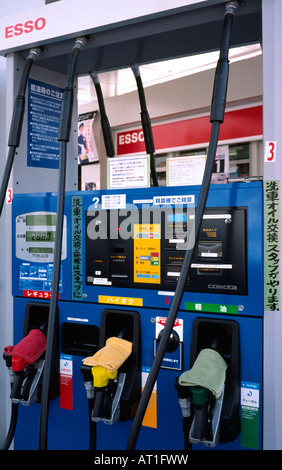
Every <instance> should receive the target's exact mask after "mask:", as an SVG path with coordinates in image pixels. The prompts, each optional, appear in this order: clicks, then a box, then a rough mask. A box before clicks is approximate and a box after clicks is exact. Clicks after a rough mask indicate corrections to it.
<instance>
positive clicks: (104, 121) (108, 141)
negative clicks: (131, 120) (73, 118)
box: [90, 72, 115, 158]
mask: <svg viewBox="0 0 282 470" xmlns="http://www.w3.org/2000/svg"><path fill="white" fill-rule="evenodd" d="M90 77H91V78H92V81H93V84H94V87H95V90H96V94H97V99H98V104H99V109H100V115H101V127H102V133H103V138H104V143H105V147H106V154H107V157H109V158H112V157H114V156H115V147H114V143H113V138H112V133H111V127H110V123H109V119H108V116H107V113H106V108H105V103H104V98H103V93H102V88H101V85H100V81H99V77H98V76H97V74H96V73H95V72H91V73H90Z"/></svg>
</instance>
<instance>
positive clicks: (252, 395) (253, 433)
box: [241, 382, 259, 449]
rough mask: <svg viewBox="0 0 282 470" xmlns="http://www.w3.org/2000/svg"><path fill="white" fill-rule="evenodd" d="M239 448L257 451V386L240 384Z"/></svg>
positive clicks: (254, 384)
mask: <svg viewBox="0 0 282 470" xmlns="http://www.w3.org/2000/svg"><path fill="white" fill-rule="evenodd" d="M241 446H242V447H247V448H249V449H259V384H257V383H252V382H242V383H241Z"/></svg>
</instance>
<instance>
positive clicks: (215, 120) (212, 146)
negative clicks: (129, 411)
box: [126, 1, 238, 450]
mask: <svg viewBox="0 0 282 470" xmlns="http://www.w3.org/2000/svg"><path fill="white" fill-rule="evenodd" d="M237 7H238V1H231V2H228V3H227V4H226V9H225V17H224V24H223V31H222V38H221V45H220V56H219V60H218V65H217V69H216V72H215V80H214V89H213V97H212V104H211V113H210V122H211V124H212V127H211V134H210V143H209V148H208V155H207V160H206V166H205V172H204V176H203V181H202V186H201V190H200V194H199V200H198V204H197V208H196V213H195V221H194V237H195V238H194V244H193V247H191V248H190V246H191V243H189V245H188V249H187V251H186V254H185V257H184V261H183V266H182V269H181V273H180V276H179V280H178V283H177V287H176V290H175V295H174V298H173V301H172V304H171V308H170V311H169V314H168V316H167V321H166V324H165V328H164V330H163V335H162V337H161V340H160V343H159V346H158V349H157V353H156V355H155V358H154V360H153V363H152V367H151V370H150V373H149V375H148V378H147V381H146V384H145V387H144V390H143V393H142V396H141V398H140V402H139V405H138V408H137V411H136V414H135V417H134V419H133V423H132V426H131V430H130V433H129V437H128V441H127V447H126V449H127V450H134V449H135V446H136V442H137V439H138V434H139V431H140V428H141V425H142V421H143V417H144V414H145V412H146V408H147V405H148V402H149V399H150V397H151V393H152V390H153V387H154V384H155V382H156V379H157V376H158V373H159V369H160V367H161V363H162V360H163V357H164V354H165V351H166V346H167V343H168V340H169V338H170V335H171V332H172V329H173V325H174V322H175V319H176V317H177V313H178V309H179V306H180V302H181V299H182V295H183V292H184V289H185V286H186V281H187V278H188V274H189V270H190V266H191V262H192V257H193V253H194V249H195V246H196V240H197V238H198V235H199V231H200V227H201V223H202V218H203V214H204V210H205V206H206V201H207V197H208V192H209V186H210V181H211V176H212V169H213V165H214V160H215V156H216V148H217V143H218V135H219V130H220V125H221V123H222V122H223V120H224V112H225V105H226V92H227V82H228V73H229V61H228V51H229V41H230V34H231V27H232V23H233V18H234V15H235V12H236V9H237ZM192 233H193V231H192Z"/></svg>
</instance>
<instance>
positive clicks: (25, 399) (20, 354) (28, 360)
mask: <svg viewBox="0 0 282 470" xmlns="http://www.w3.org/2000/svg"><path fill="white" fill-rule="evenodd" d="M45 349H46V335H45V333H44V332H43V331H42V330H40V329H32V330H31V331H30V332H29V333H28V334H27V335H26V336H25V337H24V338H23V339H22V340H21V341H20V342H19V343H18V344H16V345H14V346H6V347H5V348H4V353H3V358H4V360H5V362H6V366H7V368H8V371H9V375H10V382H11V395H10V398H11V399H12V401H13V402H14V403H19V402H21V403H22V404H24V405H27V406H28V405H30V404H32V403H35V402H37V401H39V387H38V385H39V381H40V378H41V375H42V372H43V368H44V362H45V360H44V353H45Z"/></svg>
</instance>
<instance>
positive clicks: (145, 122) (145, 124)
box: [131, 64, 158, 186]
mask: <svg viewBox="0 0 282 470" xmlns="http://www.w3.org/2000/svg"><path fill="white" fill-rule="evenodd" d="M131 69H132V72H133V74H134V77H135V80H136V85H137V90H138V96H139V102H140V107H141V113H140V115H141V122H142V128H143V134H144V142H145V148H146V152H147V154H148V155H150V169H151V178H152V182H153V185H154V186H158V177H157V173H156V166H155V158H154V153H155V144H154V138H153V132H152V127H151V120H150V115H149V112H148V110H147V103H146V97H145V92H144V87H143V82H142V78H141V75H140V70H139V67H138V65H136V64H134V65H132V66H131Z"/></svg>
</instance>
